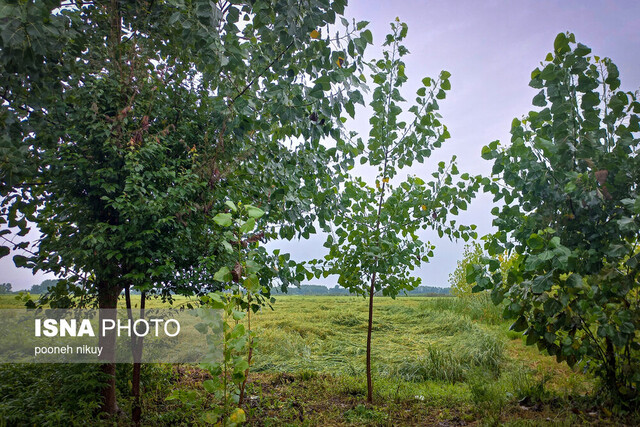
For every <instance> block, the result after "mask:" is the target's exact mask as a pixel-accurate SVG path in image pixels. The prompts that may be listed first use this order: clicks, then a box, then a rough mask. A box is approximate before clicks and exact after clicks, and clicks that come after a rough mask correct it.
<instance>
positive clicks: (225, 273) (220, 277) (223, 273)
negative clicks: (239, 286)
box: [213, 267, 231, 282]
mask: <svg viewBox="0 0 640 427" xmlns="http://www.w3.org/2000/svg"><path fill="white" fill-rule="evenodd" d="M213 279H214V280H217V281H218V282H230V281H231V271H230V270H229V268H227V267H220V269H219V270H218V271H216V273H215V274H214V275H213Z"/></svg>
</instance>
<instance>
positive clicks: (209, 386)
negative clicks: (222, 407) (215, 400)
mask: <svg viewBox="0 0 640 427" xmlns="http://www.w3.org/2000/svg"><path fill="white" fill-rule="evenodd" d="M202 388H204V389H205V391H206V392H207V393H215V392H216V390H217V387H216V384H215V382H213V380H205V381H203V382H202Z"/></svg>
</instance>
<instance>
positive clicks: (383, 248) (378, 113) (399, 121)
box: [324, 20, 479, 402]
mask: <svg viewBox="0 0 640 427" xmlns="http://www.w3.org/2000/svg"><path fill="white" fill-rule="evenodd" d="M391 28H392V33H391V34H389V35H387V37H386V39H385V42H384V44H383V46H384V47H385V50H384V54H383V58H382V59H380V60H378V61H374V62H372V63H371V64H369V66H370V68H371V70H372V79H373V82H374V84H375V85H376V87H375V89H374V91H373V100H372V102H371V104H370V106H371V108H372V109H373V112H374V113H373V116H372V117H371V119H370V120H369V122H370V124H371V131H370V133H369V140H368V142H367V144H366V147H365V145H364V143H363V142H362V141H359V142H358V146H359V149H360V150H361V154H360V163H361V164H366V163H368V164H369V165H371V166H374V167H376V168H377V177H376V179H375V186H371V185H368V184H367V183H366V182H365V180H364V179H363V178H360V177H356V178H353V179H351V180H348V181H347V182H346V183H345V185H344V189H343V191H342V193H341V196H342V202H341V206H340V211H339V213H338V215H336V219H335V222H334V224H335V230H334V231H333V232H332V233H331V234H330V235H329V236H328V238H327V241H326V243H325V246H326V247H328V248H329V254H328V255H327V256H326V258H325V261H324V273H325V274H337V275H339V279H338V283H339V284H340V285H341V286H343V287H345V288H347V289H348V290H349V291H350V292H352V293H358V294H361V295H363V296H366V297H368V298H369V322H368V330H367V386H368V394H367V401H368V402H372V399H373V388H372V380H371V329H372V324H373V301H374V299H373V297H374V295H375V294H376V293H377V292H381V293H382V294H383V295H388V296H391V297H395V296H396V295H397V294H398V293H399V292H401V291H402V290H410V289H413V288H415V287H416V286H418V285H419V284H420V279H419V278H417V277H413V276H412V275H411V271H412V270H413V269H414V268H415V267H417V266H419V265H420V264H421V263H422V262H425V261H428V260H429V258H431V257H432V256H433V250H434V248H435V247H434V246H433V245H432V244H430V243H425V242H423V241H422V240H420V238H419V236H418V232H419V231H420V230H423V229H433V230H437V232H438V234H439V235H440V236H441V237H442V236H444V235H447V236H448V237H450V238H459V237H462V238H464V239H465V240H467V239H468V238H469V236H474V237H475V234H476V233H475V232H474V231H473V229H475V226H471V227H467V226H464V225H456V221H455V220H449V219H448V218H450V216H451V215H456V214H457V213H458V211H459V210H464V209H466V208H467V204H468V203H469V201H470V200H471V199H472V198H473V196H474V194H475V191H476V190H477V188H478V185H479V184H478V183H477V181H476V179H475V178H473V177H470V176H469V175H468V174H462V175H461V180H459V181H458V182H457V183H456V184H454V176H455V175H457V174H458V173H459V172H458V168H457V167H456V165H455V157H454V158H453V159H452V161H451V163H449V164H448V165H447V164H445V162H440V163H439V164H438V168H437V171H436V172H434V173H433V174H432V175H433V178H434V179H433V180H430V181H428V182H425V181H424V180H423V179H422V178H419V177H417V176H408V177H407V179H406V180H405V181H402V182H399V183H398V184H397V185H395V184H394V181H395V179H394V178H396V176H397V175H398V173H399V172H400V171H401V170H402V168H404V167H405V166H411V165H412V164H422V163H423V162H424V161H425V159H428V158H429V157H430V155H431V153H432V151H433V150H434V149H435V148H438V147H440V146H441V144H442V143H443V142H444V141H445V140H446V139H448V138H449V132H448V131H447V128H446V127H445V126H444V125H443V124H442V123H440V120H439V118H440V115H439V114H438V113H437V110H438V108H439V107H438V101H439V100H442V99H444V98H445V93H446V91H447V90H449V89H450V87H451V84H450V82H449V76H450V74H449V73H448V72H446V71H443V72H442V73H441V74H440V77H439V78H438V79H430V78H428V77H427V78H424V79H423V80H422V83H423V85H424V86H423V87H421V88H420V89H418V91H417V95H418V97H417V99H416V102H417V104H416V105H413V106H411V107H410V108H409V113H411V115H410V118H409V120H408V121H404V119H403V117H402V116H401V113H402V111H403V110H402V107H401V103H403V102H405V100H404V99H403V98H402V96H401V94H400V88H401V87H402V85H403V84H404V83H405V82H406V81H407V77H406V75H405V72H404V69H405V65H404V62H403V61H402V57H403V56H405V55H406V54H407V53H408V50H407V49H406V47H404V46H403V45H402V44H401V41H402V40H403V39H404V38H405V37H406V35H407V25H406V24H404V23H400V22H399V21H398V20H396V22H394V23H392V24H391ZM392 180H394V181H392Z"/></svg>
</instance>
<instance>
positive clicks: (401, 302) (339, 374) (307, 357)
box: [0, 295, 606, 426]
mask: <svg viewBox="0 0 640 427" xmlns="http://www.w3.org/2000/svg"><path fill="white" fill-rule="evenodd" d="M187 302H188V300H187V299H186V298H178V299H177V301H176V304H185V303H187ZM133 303H134V306H135V305H137V304H138V303H139V297H138V296H134V297H133ZM19 306H20V303H19V302H18V301H16V300H15V299H14V297H13V296H6V295H4V296H0V307H14V308H17V307H19ZM148 306H150V307H160V306H163V304H162V302H161V301H158V300H151V301H149V303H148ZM367 308H368V307H367V302H366V301H365V300H364V299H362V298H357V297H330V296H318V297H309V296H279V297H278V298H277V301H276V303H275V304H274V309H275V310H274V311H272V310H270V309H269V308H263V309H262V310H261V311H260V312H258V313H256V314H255V315H253V316H252V321H251V323H252V326H253V328H254V330H255V331H256V335H257V338H256V348H255V351H254V355H253V364H252V369H251V375H250V382H249V385H248V396H250V398H251V401H252V402H254V404H250V405H247V406H246V407H245V411H246V412H247V416H248V417H249V420H250V422H251V423H258V424H260V425H274V426H275V425H389V424H391V425H424V424H425V423H426V424H438V423H440V422H444V423H445V424H446V423H460V422H467V423H474V422H475V423H479V424H495V423H498V422H501V423H508V424H509V423H510V424H514V425H536V424H537V423H538V422H539V421H541V420H546V419H547V418H549V417H551V419H553V420H554V423H556V424H560V425H563V424H571V423H581V424H587V423H591V422H596V423H597V422H599V421H601V418H600V415H598V416H597V417H596V418H595V419H592V418H593V416H592V415H584V416H583V415H580V414H582V413H585V414H587V413H589V414H591V413H593V410H592V409H589V407H588V405H590V403H585V404H583V407H582V408H580V409H579V410H578V412H576V409H575V405H577V404H576V403H575V402H580V401H582V402H589V398H588V397H585V396H587V395H588V393H592V391H593V380H592V378H590V377H589V376H585V375H583V374H581V373H577V372H573V371H572V370H571V369H569V368H568V367H567V365H566V364H558V363H556V362H555V359H553V358H551V357H549V356H545V355H543V354H540V353H539V352H538V351H537V349H535V348H532V347H526V346H525V345H524V343H523V340H522V339H521V334H518V333H515V332H512V331H509V330H508V327H509V323H508V322H505V321H503V320H502V319H501V311H502V309H501V308H500V307H494V306H493V305H492V304H491V303H490V301H489V300H488V299H487V298H486V297H485V296H480V297H474V298H468V299H458V298H450V297H442V298H421V297H402V298H398V299H396V300H393V299H390V298H382V297H381V298H376V300H375V313H374V322H373V354H372V364H373V372H374V389H375V392H374V404H373V405H371V406H367V405H365V404H364V403H365V396H366V379H365V374H364V372H365V348H366V329H367ZM123 366H126V365H123ZM153 366H156V367H155V368H153ZM36 369H37V368H36ZM119 369H120V371H122V372H124V374H123V378H119V379H118V381H119V382H120V383H121V384H122V385H121V387H120V388H119V390H120V397H119V398H120V401H121V406H123V407H125V408H126V407H128V405H130V401H129V398H128V393H127V387H128V386H127V384H128V378H126V376H127V372H125V371H126V369H124V367H123V368H122V369H121V368H120V367H119ZM146 372H150V373H151V374H148V375H147V377H146V380H145V378H143V383H144V384H145V394H144V399H143V400H144V402H145V404H144V406H145V414H146V415H145V420H146V421H145V423H146V424H147V425H169V424H171V425H173V424H191V423H193V422H196V421H194V420H199V418H198V417H199V414H200V413H201V412H202V411H204V410H206V408H207V407H210V406H211V405H215V404H216V402H214V400H213V398H212V397H211V396H210V395H207V394H206V393H205V392H204V390H203V389H202V386H201V382H202V381H203V379H204V378H206V375H207V373H206V372H204V371H202V370H199V369H198V368H197V367H190V366H187V365H182V366H171V365H150V366H149V368H148V369H147V371H146ZM173 389H184V390H185V391H187V390H195V391H197V394H198V396H199V400H198V403H197V404H194V405H191V406H188V407H187V406H184V405H182V404H180V403H179V402H177V401H172V402H171V403H169V402H166V401H165V400H164V398H165V397H166V396H167V395H168V394H169V393H170V392H171V390H173ZM519 402H526V404H527V405H538V406H536V408H538V409H536V410H535V411H534V410H529V409H527V408H525V409H522V408H521V405H520V404H519ZM13 403H14V405H18V403H19V402H16V401H13ZM181 405H182V406H181ZM571 405H573V406H571ZM45 406H46V405H45ZM570 407H571V408H572V410H569V408H570ZM5 410H6V411H9V410H11V411H16V410H17V409H16V408H15V407H13V406H12V407H7V408H5ZM558 411H559V412H560V413H561V414H563V415H562V416H559V417H556V415H553V414H555V413H556V412H558ZM580 411H582V412H580ZM18 412H19V411H18ZM596 412H597V411H596ZM597 413H598V414H599V412H597ZM576 414H578V415H576ZM605 418H606V417H605ZM530 423H533V424H530Z"/></svg>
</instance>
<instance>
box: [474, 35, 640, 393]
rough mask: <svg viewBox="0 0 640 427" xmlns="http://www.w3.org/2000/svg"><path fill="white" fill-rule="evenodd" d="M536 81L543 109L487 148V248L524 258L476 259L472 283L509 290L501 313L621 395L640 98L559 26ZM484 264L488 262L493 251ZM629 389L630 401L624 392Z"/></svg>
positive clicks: (635, 318) (635, 380)
mask: <svg viewBox="0 0 640 427" xmlns="http://www.w3.org/2000/svg"><path fill="white" fill-rule="evenodd" d="M530 86H531V87H533V88H536V89H540V92H539V93H538V94H537V95H536V96H535V97H534V98H533V105H534V106H537V107H540V108H539V110H537V111H532V112H530V113H529V114H528V115H527V116H526V117H524V118H523V119H522V120H518V119H514V120H513V124H512V128H511V134H512V138H511V145H509V146H507V147H504V148H499V147H498V142H497V141H495V142H492V143H491V144H489V146H487V147H484V148H483V150H482V155H483V157H484V158H485V159H491V160H493V174H494V176H496V177H499V178H501V180H502V184H503V185H501V184H498V183H495V184H490V185H488V186H486V187H485V188H486V189H490V190H491V191H492V192H493V194H494V195H495V200H496V201H497V200H503V202H504V204H503V206H502V207H500V208H495V209H494V215H495V219H494V221H493V223H494V225H495V226H496V227H497V228H498V231H497V232H496V233H495V234H494V235H493V237H492V239H491V240H489V241H488V243H487V245H486V248H487V249H488V251H489V253H490V255H495V254H501V253H502V252H503V251H504V250H510V251H515V252H516V253H517V254H519V256H518V257H517V258H516V260H515V262H514V263H513V264H512V265H511V266H510V268H509V270H508V272H507V274H506V277H505V275H503V274H500V272H499V271H498V267H499V265H498V263H497V262H495V261H492V262H488V264H487V266H486V267H484V268H483V267H481V266H480V265H476V266H473V267H470V268H468V270H467V276H468V281H470V282H471V281H475V282H476V283H477V285H476V290H481V289H492V294H493V295H494V297H495V299H496V300H498V301H499V300H502V299H503V298H507V299H508V301H509V304H508V305H507V306H506V310H505V315H506V316H507V317H508V318H512V319H515V323H514V324H513V326H512V328H513V329H515V330H516V331H524V334H525V335H526V337H527V344H537V345H538V348H540V349H541V350H546V351H547V352H548V353H549V354H551V355H555V356H556V359H557V360H558V361H566V362H567V363H568V364H569V365H571V366H573V365H574V364H576V363H579V364H581V365H582V366H585V367H589V368H590V369H592V370H594V371H595V372H596V373H597V374H598V375H600V377H601V378H602V379H603V380H604V385H605V387H606V388H607V389H608V390H609V391H610V392H611V393H613V395H614V396H617V397H618V398H620V400H619V402H622V403H623V404H633V402H637V401H635V400H633V399H637V392H638V384H639V381H640V353H639V350H640V346H639V345H638V342H637V338H636V337H637V331H638V329H639V328H640V310H639V309H638V307H639V305H638V303H639V302H640V301H639V300H638V289H639V286H640V283H639V278H640V276H639V274H640V262H639V261H640V254H639V253H638V242H639V237H640V236H639V234H638V232H639V230H640V218H639V215H640V198H639V195H638V182H640V156H638V147H639V143H640V141H639V140H638V138H637V135H638V131H639V130H640V127H639V118H638V113H640V103H639V102H638V101H637V95H636V94H634V93H631V92H624V91H622V90H621V89H620V79H619V73H618V68H617V67H616V66H615V65H614V63H613V62H612V61H611V60H610V59H608V58H600V57H598V56H595V55H592V54H591V49H589V48H588V47H587V46H584V45H583V44H580V43H577V44H576V42H575V37H574V35H573V34H570V33H567V34H559V35H558V36H557V37H556V39H555V43H554V49H553V52H552V53H549V54H548V55H547V57H546V59H545V61H544V62H543V63H542V67H540V68H536V69H535V70H534V71H533V73H532V74H531V83H530ZM487 261H488V260H487ZM622 398H624V399H622Z"/></svg>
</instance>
